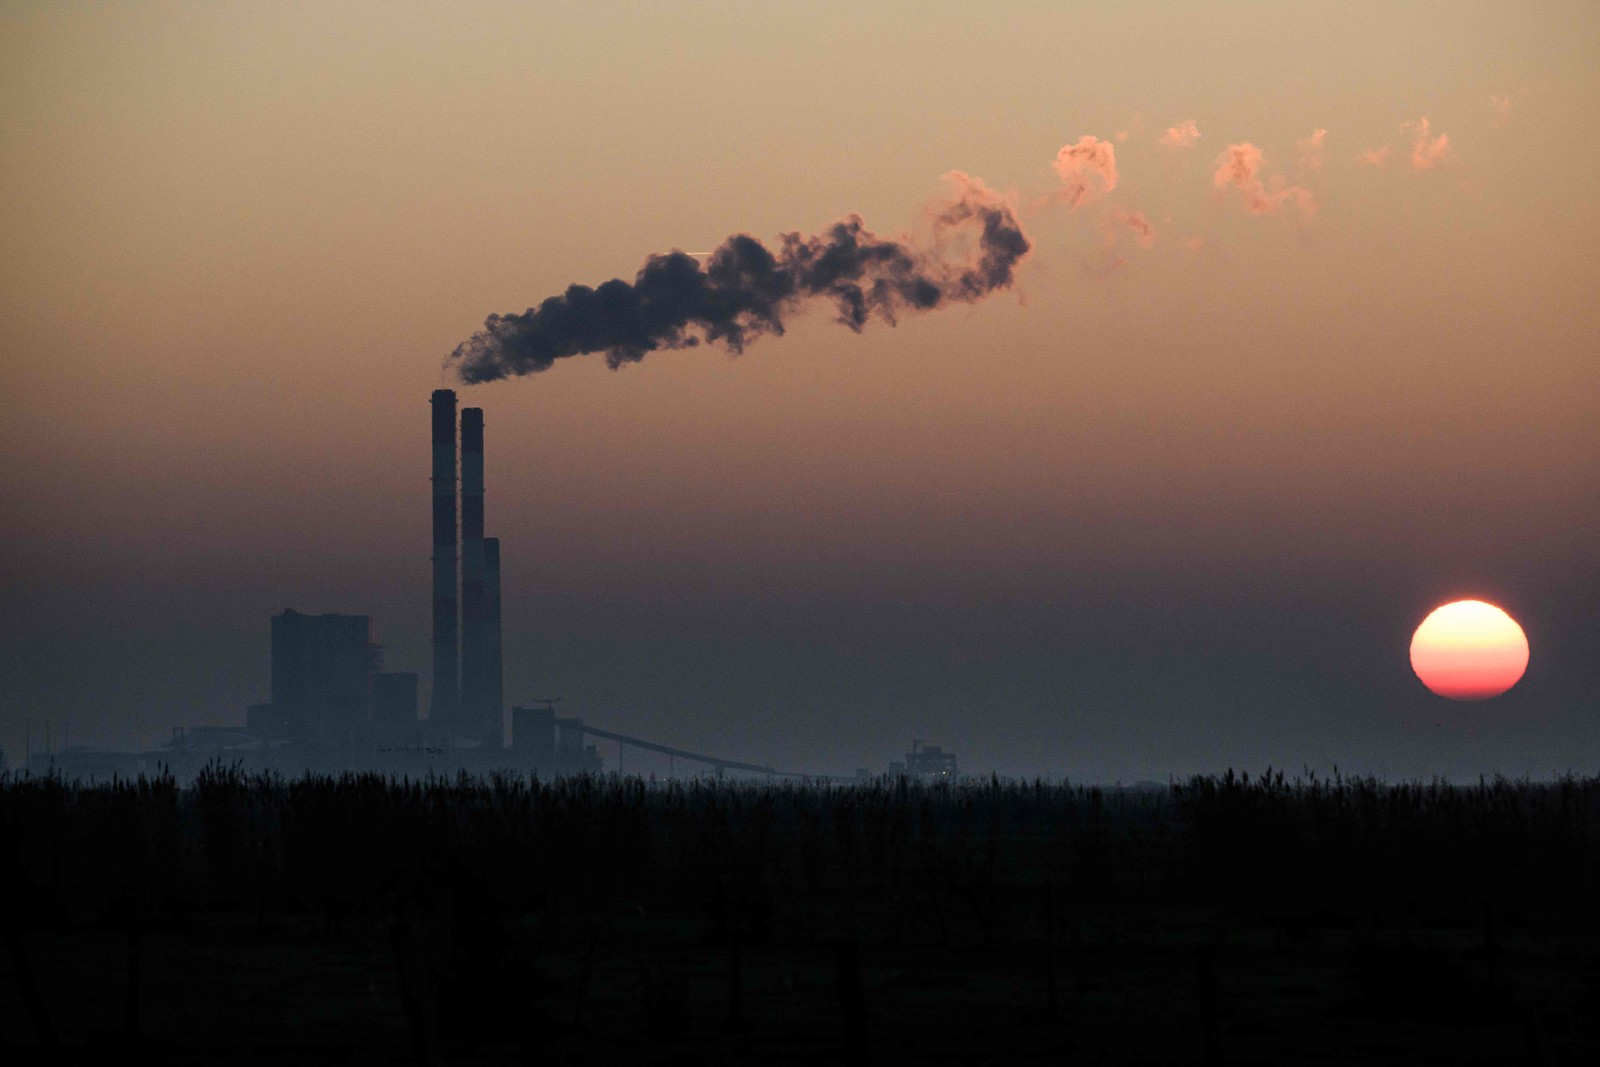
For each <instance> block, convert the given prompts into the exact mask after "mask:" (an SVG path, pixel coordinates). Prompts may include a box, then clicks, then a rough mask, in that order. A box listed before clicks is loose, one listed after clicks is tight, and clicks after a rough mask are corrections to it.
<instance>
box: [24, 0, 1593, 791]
mask: <svg viewBox="0 0 1600 1067" xmlns="http://www.w3.org/2000/svg"><path fill="white" fill-rule="evenodd" d="M1596 56H1600V7H1596V6H1595V5H1593V4H1591V3H1587V2H1573V3H1563V4H1509V3H1508V4H1466V3H1448V4H1446V3H1422V4H1395V3H1378V4H1360V3H1325V4H1309V5H1308V4H1294V5H1291V4H1283V3H1228V4H1192V5H1183V6H1178V5H1170V4H1166V3H1148V4H1129V3H1116V4H1113V3H1105V4H1081V5H1069V4H1010V5H1007V4H996V5H985V6H982V7H977V6H973V5H967V4H948V5H945V4H933V3H904V4H860V3H843V4H822V3H807V4H793V5H782V4H748V3H730V4H670V5H669V4H659V5H653V4H629V5H606V4H581V5H579V4H573V5H555V4H547V5H532V4H508V5H495V4H458V5H411V4H395V3H381V4H379V3H374V4H357V3H339V4H326V3H316V4H304V5H290V4H286V3H285V4H277V3H258V4H239V5H206V6H197V5H175V4H173V5H168V4H148V5H127V6H120V5H110V6H107V5H99V4H96V5H82V6H79V5H71V4H64V3H48V4H46V3H39V4H33V3H14V2H13V3H5V4H3V5H0V94H3V100H4V104H5V106H4V107H3V108H0V250H3V255H0V365H3V369H4V376H5V377H4V385H5V390H6V396H7V398H8V402H9V409H8V412H7V415H6V417H5V419H4V420H3V421H0V435H3V437H0V441H3V448H4V455H3V459H0V492H3V494H4V497H5V499H6V500H7V501H8V502H9V504H8V506H7V507H6V508H5V509H4V512H3V513H0V551H3V562H4V566H3V569H0V573H3V578H0V581H3V585H0V596H3V598H4V609H5V610H4V619H5V631H4V635H3V639H4V653H3V655H0V744H3V745H4V747H5V749H6V750H7V753H8V755H11V756H12V758H13V762H15V759H16V756H17V755H19V754H20V752H21V749H22V747H23V732H24V719H25V718H27V717H32V718H33V719H34V720H35V723H36V725H35V738H36V740H35V744H38V743H39V741H38V738H39V736H40V735H41V734H42V730H43V727H42V723H43V721H44V720H46V719H48V720H50V721H51V723H52V729H53V731H54V737H55V740H56V741H57V743H59V741H60V739H61V731H62V729H63V728H64V727H65V724H66V723H68V722H69V721H70V724H71V726H70V729H71V735H72V739H73V740H74V742H77V741H80V740H86V741H91V742H94V743H100V744H107V745H131V744H135V743H137V744H146V743H150V742H152V741H154V740H157V739H159V738H160V737H162V736H164V735H165V734H166V733H167V732H168V731H169V730H170V727H171V726H172V725H176V724H191V723H227V722H236V721H242V718H243V708H244V705H245V704H247V703H252V702H255V701H259V700H264V699H266V698H267V696H268V643H267V642H268V618H269V616H270V615H271V614H272V613H274V612H276V611H280V610H282V609H283V608H285V607H293V608H296V609H298V610H302V611H314V612H320V611H345V612H358V613H367V614H371V615H373V616H374V620H375V626H376V629H377V633H378V638H379V640H380V641H382V642H383V643H384V644H385V645H386V646H387V647H388V662H389V665H390V667H391V668H392V669H411V670H417V671H420V672H422V673H423V675H424V679H423V688H424V693H426V687H427V677H426V675H427V668H428V663H429V652H428V639H429V634H428V626H429V605H430V599H429V598H430V592H429V568H428V562H427V561H428V556H429V539H430V526H429V511H428V500H429V486H428V468H429V442H428V406H427V399H428V394H429V392H430V391H431V390H432V389H435V388H439V387H441V386H449V385H452V384H453V382H452V380H451V378H450V376H449V374H448V372H447V370H446V369H445V368H444V366H443V364H444V360H445V358H446V357H447V356H448V355H449V354H450V352H451V351H452V349H453V348H454V347H455V346H456V345H457V344H458V343H459V342H461V341H463V340H465V339H466V338H467V337H468V336H470V335H471V334H472V333H473V331H474V330H476V329H478V328H479V327H480V326H481V325H482V323H483V320H484V317H485V316H486V315H487V314H489V313H491V312H502V313H503V312H515V311H521V310H522V309H524V308H527V307H529V306H530V305H534V304H537V303H538V302H539V301H541V300H543V299H544V298H546V297H548V296H551V295H554V294H557V293H560V292H561V291H562V290H563V289H564V288H565V287H566V286H567V285H569V284H571V283H574V282H580V283H584V284H590V285H593V284H598V283H600V282H602V281H604V280H606V279H608V278H612V277H622V278H624V279H632V278H633V276H634V273H635V272H636V271H637V270H638V268H639V267H640V265H641V264H642V263H643V261H644V258H645V256H646V255H648V254H650V253H653V252H664V251H666V250H669V249H673V248H677V249H684V250H690V251H703V250H709V249H711V248H714V247H715V246H716V245H717V244H718V243H719V242H720V241H721V240H722V239H723V238H724V237H726V236H728V235H730V234H734V233H741V232H743V233H749V234H752V235H755V236H757V237H759V238H762V239H763V240H766V241H768V242H771V241H773V239H774V238H776V237H777V235H779V234H781V233H784V232H788V231H800V232H802V233H813V232H816V231H819V230H821V229H822V228H824V227H826V226H827V225H828V224H830V223H832V222H833V221H835V220H836V219H838V218H840V217H841V216H843V215H845V214H847V213H851V212H859V213H860V214H862V215H863V216H864V217H865V219H866V222H867V225H868V226H870V227H872V228H873V229H875V230H877V231H878V232H880V233H886V234H891V235H908V237H909V238H910V239H926V237H927V233H928V223H927V218H928V215H927V205H928V204H929V203H930V202H933V201H936V200H937V199H938V198H939V197H940V195H941V194H942V192H943V189H944V186H943V185H942V184H941V176H942V175H944V174H946V173H947V172H949V171H952V170H960V171H964V172H966V173H968V174H971V175H974V176H977V177H980V178H981V179H982V180H983V181H985V182H986V183H987V184H988V185H989V186H990V187H992V188H993V189H995V190H998V191H1000V192H1001V193H1002V194H1003V195H1005V196H1008V197H1012V198H1013V200H1012V203H1014V205H1015V209H1016V211H1017V213H1018V215H1019V217H1020V219H1021V221H1022V224H1023V226H1024V227H1025V228H1026V230H1027V233H1028V236H1029V237H1030V239H1031V240H1032V242H1033V249H1032V251H1031V253H1030V254H1029V255H1028V257H1027V258H1026V259H1025V260H1024V261H1023V262H1022V264H1021V266H1020V268H1019V271H1018V275H1017V284H1016V285H1015V286H1014V287H1012V288H1010V289H1008V290H1005V291H1002V292H998V293H996V294H994V295H992V296H990V297H988V298H987V299H985V300H983V301H981V302H978V303H975V304H972V305H961V306H956V307H951V308H948V309H944V310H937V311H934V312H930V313H926V314H908V315H905V316H903V317H902V318H901V320H900V324H899V325H898V327H896V328H892V329H891V328H889V327H888V326H887V325H885V324H883V323H873V324H871V325H869V326H868V327H867V328H866V330H865V331H863V332H862V333H861V334H859V335H857V334H855V333H852V332H851V331H849V330H848V329H845V328H843V327H841V326H839V325H837V324H835V323H834V322H833V321H832V318H833V312H832V311H831V309H830V308H829V307H827V306H825V305H824V306H818V307H816V308H815V309H814V310H812V311H811V312H809V313H806V312H800V313H797V314H795V315H792V316H791V317H789V318H788V320H787V327H788V329H787V332H786V333H785V335H784V336H782V337H768V338H765V339H762V340H760V341H758V342H757V343H755V344H753V345H751V346H750V347H749V348H748V349H747V350H746V352H745V353H744V354H743V355H741V356H738V357H737V358H731V357H730V356H729V354H728V353H727V352H726V351H724V350H722V349H719V348H715V347H700V348H697V349H693V350H688V351H669V352H660V353H656V354H653V355H651V356H650V357H648V358H647V359H645V360H644V361H643V362H642V363H639V364H636V365H631V366H626V367H624V368H622V369H621V370H619V371H615V372H613V371H611V370H608V369H607V367H606V364H605V359H604V357H603V356H600V355H594V356H585V357H578V358H574V359H571V360H565V361H562V362H560V363H558V364H557V365H556V366H555V367H554V368H553V369H551V370H550V371H548V372H546V373H543V374H537V375H532V376H529V377H525V378H515V379H512V380H509V381H505V382H499V383H494V384H490V385H479V386H471V387H465V386H461V387H459V389H460V392H461V399H462V403H463V405H477V406H481V407H483V408H484V410H485V422H486V435H487V441H488V446H487V466H488V477H487V484H488V500H487V502H488V508H487V513H488V529H489V532H490V533H491V534H496V535H498V536H500V537H501V539H502V542H503V555H504V568H505V578H506V589H505V626H506V646H507V685H506V692H507V698H508V700H509V701H511V702H523V701H525V700H527V699H529V698H533V697H546V696H557V695H559V696H562V697H563V698H564V700H563V704H562V707H563V709H564V710H566V711H570V712H572V713H577V714H582V715H584V716H585V717H586V718H588V719H590V720H592V721H593V722H595V723H596V724H597V725H600V726H603V727H607V728H610V729H616V730H620V731H623V732H627V733H634V734H642V735H644V736H647V737H651V738H655V739H658V740H661V741H663V742H666V743H671V744H680V745H684V746H687V747H693V748H704V749H708V750H711V751H713V752H717V753H720V754H724V755H727V756H729V757H733V758H742V759H750V760H756V761H761V762H774V763H781V764H785V765H790V766H801V767H802V768H806V769H819V770H829V771H845V772H848V771H849V770H851V769H852V768H854V767H856V766H872V767H874V768H878V769H881V768H882V767H883V765H884V764H885V762H886V761H887V760H889V759H891V758H898V753H900V752H902V751H904V750H905V748H906V747H908V745H909V742H910V740H911V738H912V737H913V736H915V737H921V738H927V739H930V740H932V741H934V742H935V743H939V744H942V745H944V746H945V747H947V748H953V749H955V750H956V751H957V752H958V753H959V754H960V757H961V760H962V764H963V767H964V768H966V769H972V770H984V771H986V770H988V769H989V768H991V767H993V768H995V769H998V770H1000V771H1001V772H1002V773H1007V772H1010V773H1026V774H1032V773H1054V774H1069V775H1072V776H1074V777H1086V778H1102V779H1107V780H1111V779H1116V778H1123V779H1128V780H1131V779H1134V778H1139V777H1156V778H1164V777H1165V776H1166V775H1167V774H1169V773H1185V772H1189V771H1195V770H1209V769H1220V768H1222V767H1224V766H1228V765H1230V764H1231V765H1234V766H1246V767H1250V768H1252V769H1256V768H1259V767H1260V766H1262V765H1263V764H1265V763H1267V762H1269V761H1270V762H1272V763H1274V764H1277V765H1287V766H1288V767H1290V768H1291V769H1295V768H1298V767H1299V766H1301V765H1302V764H1310V765H1313V766H1316V767H1321V768H1328V767H1331V766H1332V765H1333V764H1334V763H1338V764H1339V765H1340V766H1341V767H1342V768H1350V769H1356V770H1367V769H1371V770H1377V771H1380V772H1385V773H1389V774H1393V775H1400V774H1406V775H1411V774H1422V775H1426V774H1432V773H1450V774H1454V775H1466V774H1472V773H1476V772H1478V771H1480V770H1483V771H1493V770H1503V771H1507V772H1510V773H1517V774H1520V773H1525V772H1534V773H1538V774H1544V773H1548V772H1550V771H1551V770H1554V769H1565V768H1567V767H1572V768H1575V769H1578V770H1582V771H1586V772H1588V773H1594V772H1596V771H1597V770H1600V617H1597V608H1600V438H1597V432H1596V425H1597V422H1600V420H1597V408H1600V360H1597V358H1596V357H1597V355H1600V307H1597V302H1596V296H1595V294H1596V293H1597V292H1600V254H1597V252H1596V243H1597V237H1600V196H1597V195H1596V192H1595V189H1596V185H1595V175H1596V174H1597V173H1600V145H1597V141H1596V138H1595V137H1594V135H1593V132H1592V127H1593V115H1594V113H1595V111H1596V105H1597V104H1600V67H1597V65H1596V63H1595V58H1596ZM1191 123H1192V126H1191V125H1190V124H1191ZM1317 131H1325V132H1324V133H1321V134H1318V133H1317ZM1084 138H1093V139H1095V140H1093V141H1089V142H1085V141H1084V140H1083V139H1084ZM1099 142H1104V144H1103V145H1101V144H1099ZM1068 145H1087V146H1088V147H1090V148H1092V149H1094V151H1095V152H1097V153H1099V155H1093V156H1092V158H1091V156H1090V155H1084V156H1075V157H1069V160H1068V165H1067V167H1066V172H1067V176H1068V177H1071V176H1072V169H1071V163H1072V161H1073V160H1077V161H1078V162H1079V163H1082V161H1083V160H1084V159H1089V160H1090V162H1089V163H1088V164H1084V165H1081V166H1080V167H1079V169H1078V172H1077V176H1078V179H1079V181H1080V184H1081V185H1082V187H1083V190H1084V192H1083V195H1082V196H1081V202H1079V203H1077V205H1076V206H1075V207H1074V206H1073V204H1072V203H1071V199H1072V198H1071V197H1070V195H1069V194H1070V192H1071V189H1070V187H1069V185H1068V184H1067V183H1066V182H1064V180H1063V175H1062V172H1061V168H1058V167H1057V166H1056V165H1055V164H1056V162H1057V155H1058V152H1060V150H1061V149H1062V148H1063V147H1064V146H1068ZM1240 146H1248V147H1240ZM1107 147H1109V148H1110V150H1111V151H1112V152H1114V158H1115V167H1116V178H1117V180H1116V183H1115V186H1114V188H1107V186H1108V185H1109V182H1107V181H1106V178H1107V177H1108V176H1109V174H1108V171H1107V170H1106V169H1105V168H1104V167H1103V165H1102V166H1100V167H1099V169H1096V162H1098V163H1099V164H1103V163H1104V162H1105V160H1104V153H1105V149H1106V148H1107ZM1252 208H1253V209H1254V210H1252ZM1146 230H1147V231H1148V232H1147V233H1146ZM918 235H921V237H920V238H919V237H918ZM1461 596H1474V597H1479V598H1482V599H1487V600H1491V601H1494V602H1496V603H1499V604H1501V605H1502V606H1504V607H1505V608H1507V609H1508V610H1509V611H1511V613H1512V614H1513V615H1515V616H1516V617H1517V618H1518V619H1519V620H1520V621H1521V622H1522V625H1523V626H1524V628H1525V629H1526V631H1527V633H1528V637H1529V642H1530V645H1531V648H1532V660H1531V664H1530V667H1529V671H1528V675H1527V677H1526V678H1525V679H1524V680H1523V682H1522V683H1521V684H1520V685H1519V686H1518V687H1517V688H1516V689H1514V690H1513V691H1512V692H1511V693H1510V694H1508V695H1506V696H1504V697H1502V698H1499V699H1497V700H1494V701H1490V702H1487V703H1482V704H1456V703H1450V702H1446V701H1443V700H1440V699H1438V698H1435V697H1433V696H1431V695H1430V694H1428V693H1427V691H1426V690H1424V689H1423V688H1422V687H1421V685H1420V684H1419V683H1418V682H1417V681H1416V679H1415V678H1414V677H1413V676H1412V674H1411V671H1410V668H1409V665H1408V663H1407V658H1406V650H1407V643H1408V641H1409V638H1410V634H1411V631H1412V629H1413V628H1414V627H1415V626H1416V625H1417V623H1418V622H1420V621H1421V619H1422V618H1423V616H1424V615H1426V614H1427V612H1428V611H1429V610H1430V609H1431V608H1432V607H1434V606H1436V605H1437V604H1440V603H1443V602H1444V601H1446V600H1448V599H1452V598H1456V597H1461ZM425 705H426V698H425V697H424V706H425ZM607 754H608V756H609V755H610V751H609V750H607ZM631 764H632V759H631V757H630V765H631ZM641 766H643V764H641Z"/></svg>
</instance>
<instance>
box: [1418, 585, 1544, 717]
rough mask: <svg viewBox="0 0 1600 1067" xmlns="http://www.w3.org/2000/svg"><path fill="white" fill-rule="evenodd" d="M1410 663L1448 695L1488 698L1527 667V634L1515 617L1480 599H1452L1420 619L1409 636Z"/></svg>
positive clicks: (1429, 683)
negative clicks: (1419, 623)
mask: <svg viewBox="0 0 1600 1067" xmlns="http://www.w3.org/2000/svg"><path fill="white" fill-rule="evenodd" d="M1411 669H1412V670H1414V671H1416V672H1417V677H1418V678H1421V679H1422V684H1423V685H1425V686H1427V687H1428V688H1429V689H1432V690H1433V691H1434V692H1435V693H1438V694H1439V695H1440V696H1442V697H1449V698H1450V699H1451V700H1488V699H1489V698H1490V697H1496V696H1499V695H1500V694H1501V693H1504V692H1505V691H1506V690H1507V689H1510V688H1511V687H1512V686H1514V685H1516V684H1517V680H1518V679H1519V678H1521V677H1522V672H1523V671H1525V670H1527V669H1528V638H1527V635H1526V634H1524V633H1523V632H1522V627H1520V626H1518V625H1517V620H1515V619H1513V618H1512V617H1511V616H1510V615H1507V614H1506V613H1505V612H1503V611H1501V610H1500V609H1499V608H1497V607H1495V606H1494V605H1493V604H1485V603H1484V602H1483V601H1481V600H1457V601H1456V602H1455V603H1453V604H1446V605H1445V606H1444V607H1442V608H1436V609H1434V611H1433V613H1432V614H1431V615H1429V616H1428V617H1427V618H1426V619H1423V620H1422V625H1421V626H1418V627H1417V632H1416V633H1415V634H1413V635H1412V637H1411Z"/></svg>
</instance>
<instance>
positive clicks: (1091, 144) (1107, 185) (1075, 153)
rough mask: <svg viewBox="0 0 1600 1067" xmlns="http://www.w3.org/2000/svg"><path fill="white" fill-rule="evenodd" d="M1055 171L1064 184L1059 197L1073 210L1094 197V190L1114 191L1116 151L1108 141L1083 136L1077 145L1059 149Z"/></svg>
mask: <svg viewBox="0 0 1600 1067" xmlns="http://www.w3.org/2000/svg"><path fill="white" fill-rule="evenodd" d="M1055 168H1056V173H1057V174H1059V175H1060V176H1061V180H1062V182H1064V183H1065V184H1066V188H1065V189H1063V190H1061V192H1060V193H1059V194H1058V195H1059V197H1060V198H1061V199H1063V200H1065V201H1066V202H1067V204H1068V205H1069V206H1070V207H1071V208H1072V209H1073V210H1076V209H1077V208H1078V205H1080V204H1082V203H1083V202H1084V201H1085V200H1087V199H1089V198H1090V197H1092V196H1094V195H1095V190H1094V186H1096V185H1098V186H1099V191H1100V192H1102V193H1109V192H1111V190H1113V189H1115V188H1116V187H1117V148H1116V146H1115V145H1113V144H1112V143H1111V142H1110V141H1102V140H1100V139H1099V138H1098V137H1090V136H1087V135H1086V136H1084V137H1081V138H1079V139H1078V143H1077V144H1069V145H1063V146H1062V148H1061V151H1059V152H1057V153H1056V161H1055Z"/></svg>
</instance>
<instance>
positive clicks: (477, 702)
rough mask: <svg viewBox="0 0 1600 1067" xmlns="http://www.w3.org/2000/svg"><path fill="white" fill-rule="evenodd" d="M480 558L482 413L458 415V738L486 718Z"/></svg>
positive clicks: (473, 732) (478, 729) (471, 733)
mask: <svg viewBox="0 0 1600 1067" xmlns="http://www.w3.org/2000/svg"><path fill="white" fill-rule="evenodd" d="M483 579H484V558H483V409H482V408H463V409H462V411H461V622H462V628H461V735H462V736H463V737H474V738H476V737H480V736H481V735H483V734H484V733H485V732H486V724H485V719H486V718H487V716H488V710H489V709H488V701H487V697H488V691H487V688H488V666H487V660H486V658H485V654H486V652H487V648H488V640H487V638H488V635H487V633H486V632H485V622H486V614H487V612H486V610H485V608H486V604H485V601H484V581H483Z"/></svg>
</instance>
